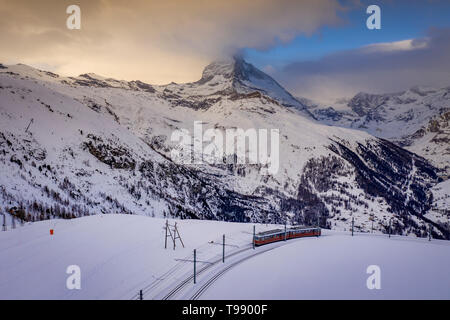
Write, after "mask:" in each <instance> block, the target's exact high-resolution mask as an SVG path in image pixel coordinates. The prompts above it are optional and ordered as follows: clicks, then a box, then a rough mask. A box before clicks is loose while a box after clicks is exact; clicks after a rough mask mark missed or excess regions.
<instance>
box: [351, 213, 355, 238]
mask: <svg viewBox="0 0 450 320" xmlns="http://www.w3.org/2000/svg"><path fill="white" fill-rule="evenodd" d="M354 226H355V217H352V237H353V227H354Z"/></svg>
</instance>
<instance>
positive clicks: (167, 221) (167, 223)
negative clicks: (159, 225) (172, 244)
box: [164, 220, 169, 249]
mask: <svg viewBox="0 0 450 320" xmlns="http://www.w3.org/2000/svg"><path fill="white" fill-rule="evenodd" d="M168 228H169V220H166V241H165V245H164V248H165V249H167V229H168Z"/></svg>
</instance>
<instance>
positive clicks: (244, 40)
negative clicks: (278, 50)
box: [0, 0, 345, 83]
mask: <svg viewBox="0 0 450 320" xmlns="http://www.w3.org/2000/svg"><path fill="white" fill-rule="evenodd" d="M72 4H78V5H79V6H80V7H81V15H82V25H81V26H82V29H81V30H79V31H74V30H68V29H67V28H66V27H65V25H66V19H67V17H68V15H67V14H66V8H67V7H68V6H69V5H72ZM343 10H345V8H344V7H343V6H342V5H341V4H340V3H339V2H338V0H309V1H306V0H305V1H298V0H276V1H275V0H227V1H214V0H209V1H205V0H189V1H187V0H165V1H159V0H128V1H123V0H77V1H74V0H70V1H68V0H41V1H34V0H15V1H10V0H0V15H1V17H2V20H1V21H0V30H1V32H0V43H2V50H1V51H0V61H1V62H3V63H16V62H22V63H27V64H31V65H35V66H39V65H45V66H52V69H53V70H52V71H55V72H59V73H63V74H67V75H78V74H80V73H84V72H96V73H99V74H104V75H106V76H111V77H115V78H121V79H128V80H131V79H140V80H144V81H147V82H151V83H165V82H170V81H177V82H184V81H191V80H197V79H198V78H199V77H200V73H201V70H202V68H203V66H204V65H206V64H207V63H208V62H209V61H210V60H212V59H214V58H216V57H220V56H222V55H228V54H230V53H232V52H234V51H236V50H239V49H241V48H244V47H250V48H258V49H264V48H270V47H271V46H274V45H277V44H280V43H286V42H289V41H290V40H291V39H293V38H294V37H296V36H297V35H299V34H307V35H308V34H311V33H313V32H315V31H316V30H317V29H318V28H320V27H321V26H323V25H338V24H340V23H342V20H341V18H339V14H340V13H341V12H343Z"/></svg>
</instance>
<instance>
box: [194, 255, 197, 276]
mask: <svg viewBox="0 0 450 320" xmlns="http://www.w3.org/2000/svg"><path fill="white" fill-rule="evenodd" d="M196 263H197V249H194V284H196V283H197V278H196V277H197V270H196V267H197V266H196Z"/></svg>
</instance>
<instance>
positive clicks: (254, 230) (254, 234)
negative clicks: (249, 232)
mask: <svg viewBox="0 0 450 320" xmlns="http://www.w3.org/2000/svg"><path fill="white" fill-rule="evenodd" d="M255 238H256V226H253V250H255Z"/></svg>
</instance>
